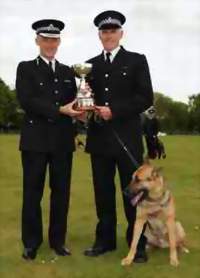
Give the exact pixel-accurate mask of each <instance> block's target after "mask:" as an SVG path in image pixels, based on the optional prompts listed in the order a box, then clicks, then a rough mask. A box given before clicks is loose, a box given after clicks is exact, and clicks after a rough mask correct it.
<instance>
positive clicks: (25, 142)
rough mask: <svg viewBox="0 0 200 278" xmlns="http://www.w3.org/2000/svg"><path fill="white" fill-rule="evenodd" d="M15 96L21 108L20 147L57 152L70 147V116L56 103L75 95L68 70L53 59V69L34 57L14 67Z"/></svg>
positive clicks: (70, 149)
mask: <svg viewBox="0 0 200 278" xmlns="http://www.w3.org/2000/svg"><path fill="white" fill-rule="evenodd" d="M16 90H17V97H18V100H19V102H20V104H21V107H22V108H23V110H24V111H25V115H24V121H23V125H22V130H21V139H20V150H28V151H37V152H57V151H70V152H71V151H73V150H74V127H73V124H72V119H71V117H69V116H64V115H61V114H60V113H59V106H61V105H64V104H67V103H69V102H71V101H72V100H73V99H74V98H75V93H76V83H75V78H74V74H73V72H72V70H71V69H70V68H69V67H68V66H65V65H63V64H61V63H59V62H57V61H56V67H55V72H53V71H52V70H51V69H50V68H49V66H48V65H47V64H46V63H45V62H44V61H43V60H42V59H41V58H40V57H38V58H37V59H35V60H32V61H26V62H21V63H20V64H19V65H18V68H17V79H16Z"/></svg>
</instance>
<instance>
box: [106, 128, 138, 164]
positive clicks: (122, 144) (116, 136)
mask: <svg viewBox="0 0 200 278" xmlns="http://www.w3.org/2000/svg"><path fill="white" fill-rule="evenodd" d="M111 129H112V132H113V134H114V136H115V138H116V139H117V141H118V143H119V144H120V146H121V147H122V148H123V150H124V151H125V152H126V154H127V155H128V157H129V158H130V160H131V162H132V163H133V164H134V166H135V167H136V169H137V168H139V167H140V164H139V163H138V162H137V160H136V159H135V158H134V156H133V155H132V153H131V152H130V150H129V149H128V148H127V146H126V145H125V144H124V142H123V141H122V139H121V138H120V137H119V134H118V133H117V132H116V130H114V128H113V127H111Z"/></svg>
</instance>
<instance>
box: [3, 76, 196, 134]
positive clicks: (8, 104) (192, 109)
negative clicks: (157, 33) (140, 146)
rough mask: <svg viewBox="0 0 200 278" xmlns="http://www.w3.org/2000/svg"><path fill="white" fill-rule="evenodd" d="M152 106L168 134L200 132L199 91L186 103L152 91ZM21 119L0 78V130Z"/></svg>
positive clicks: (16, 126)
mask: <svg viewBox="0 0 200 278" xmlns="http://www.w3.org/2000/svg"><path fill="white" fill-rule="evenodd" d="M154 106H155V108H156V111H157V118H158V120H159V123H160V130H161V131H162V132H166V133H168V134H200V93H198V94H193V95H191V96H189V100H188V103H187V104H186V103H183V102H180V101H174V100H173V99H172V98H170V97H168V96H165V95H164V94H162V93H158V92H155V93H154ZM22 119H23V111H22V110H21V109H20V106H19V103H18V101H17V98H16V91H15V90H11V89H10V88H9V86H8V85H6V83H5V82H4V81H3V80H2V79H1V78H0V131H1V132H8V131H18V130H19V128H20V125H21V122H22Z"/></svg>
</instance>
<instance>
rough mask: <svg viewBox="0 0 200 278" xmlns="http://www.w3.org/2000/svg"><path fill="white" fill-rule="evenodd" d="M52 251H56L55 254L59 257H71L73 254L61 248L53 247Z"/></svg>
mask: <svg viewBox="0 0 200 278" xmlns="http://www.w3.org/2000/svg"><path fill="white" fill-rule="evenodd" d="M52 249H53V250H54V251H55V253H56V254H57V255H58V256H70V255H71V252H70V251H69V249H68V248H66V247H63V246H59V247H52Z"/></svg>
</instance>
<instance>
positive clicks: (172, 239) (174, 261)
mask: <svg viewBox="0 0 200 278" xmlns="http://www.w3.org/2000/svg"><path fill="white" fill-rule="evenodd" d="M166 224H167V228H168V234H169V248H170V264H171V265H173V266H178V265H179V261H178V256H177V250H176V233H175V229H176V227H175V219H174V217H172V216H169V218H168V219H167V222H166Z"/></svg>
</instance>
